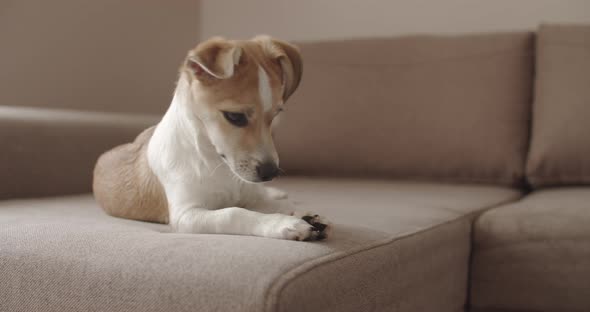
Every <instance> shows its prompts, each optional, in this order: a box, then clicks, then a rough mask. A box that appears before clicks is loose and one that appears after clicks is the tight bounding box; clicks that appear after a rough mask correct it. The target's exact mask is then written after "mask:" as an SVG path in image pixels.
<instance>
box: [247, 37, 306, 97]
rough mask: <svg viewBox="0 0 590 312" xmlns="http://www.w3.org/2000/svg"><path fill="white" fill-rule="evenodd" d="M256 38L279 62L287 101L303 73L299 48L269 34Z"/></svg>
mask: <svg viewBox="0 0 590 312" xmlns="http://www.w3.org/2000/svg"><path fill="white" fill-rule="evenodd" d="M254 40H256V41H258V42H260V43H261V45H262V48H263V49H264V51H265V52H266V53H267V54H268V55H269V56H270V57H271V58H273V59H275V60H276V61H277V62H278V63H279V65H280V67H281V71H282V81H283V101H287V99H288V98H289V97H290V96H291V94H293V92H295V90H297V87H298V86H299V82H300V81H301V75H302V74H303V62H302V59H301V53H300V52H299V49H298V48H297V47H296V46H294V45H292V44H290V43H287V42H284V41H281V40H276V39H273V38H271V37H269V36H258V37H255V38H254Z"/></svg>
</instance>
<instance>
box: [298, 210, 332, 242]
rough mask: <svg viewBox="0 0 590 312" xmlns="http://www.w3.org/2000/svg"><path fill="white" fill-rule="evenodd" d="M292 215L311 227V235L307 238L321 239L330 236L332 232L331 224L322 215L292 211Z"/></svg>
mask: <svg viewBox="0 0 590 312" xmlns="http://www.w3.org/2000/svg"><path fill="white" fill-rule="evenodd" d="M293 216H294V217H297V218H300V219H301V220H303V221H305V222H307V223H308V224H309V225H311V226H312V227H313V229H312V233H311V237H310V239H309V240H323V239H326V238H327V237H328V236H330V234H331V232H332V225H331V223H330V222H328V221H327V220H326V219H325V218H324V217H321V216H319V215H317V214H314V213H309V212H307V213H300V212H295V213H293Z"/></svg>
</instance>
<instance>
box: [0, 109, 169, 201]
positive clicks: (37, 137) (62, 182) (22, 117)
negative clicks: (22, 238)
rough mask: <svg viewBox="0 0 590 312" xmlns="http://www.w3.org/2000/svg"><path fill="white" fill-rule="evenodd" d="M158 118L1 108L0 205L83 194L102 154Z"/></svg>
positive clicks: (130, 139) (135, 115)
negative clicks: (15, 200) (9, 200)
mask: <svg viewBox="0 0 590 312" xmlns="http://www.w3.org/2000/svg"><path fill="white" fill-rule="evenodd" d="M158 120H159V116H155V115H138V114H121V113H99V112H86V111H72V110H57V109H41V108H22V107H7V106H0V199H6V198H22V197H40V196H52V195H63V194H75V193H85V192H90V191H91V190H92V172H93V168H94V164H95V162H96V160H97V158H98V156H100V154H102V153H103V152H105V151H106V150H108V149H110V148H112V147H114V146H116V145H119V144H122V143H126V142H130V141H132V140H133V139H134V138H135V136H137V135H138V134H139V133H140V132H141V131H142V130H143V129H145V128H147V127H149V126H151V125H154V124H156V123H157V122H158Z"/></svg>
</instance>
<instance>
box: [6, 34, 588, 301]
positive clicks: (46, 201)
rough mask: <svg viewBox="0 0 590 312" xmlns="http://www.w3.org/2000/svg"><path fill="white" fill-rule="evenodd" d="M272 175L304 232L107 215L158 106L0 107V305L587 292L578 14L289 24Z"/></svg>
mask: <svg viewBox="0 0 590 312" xmlns="http://www.w3.org/2000/svg"><path fill="white" fill-rule="evenodd" d="M299 46H300V47H301V50H302V53H303V57H304V61H305V72H304V77H303V82H302V85H301V87H300V89H299V90H298V91H297V92H296V94H295V95H294V97H293V98H292V100H290V102H289V103H288V105H287V106H288V109H287V112H286V114H285V120H284V122H283V124H282V125H281V127H280V128H279V129H278V132H277V134H276V142H277V146H278V148H279V154H280V156H281V165H282V167H284V169H285V171H286V175H285V176H284V177H280V178H279V179H277V180H276V181H274V182H272V183H271V184H272V185H274V186H277V187H279V188H281V189H284V190H286V191H287V192H288V193H289V198H288V199H287V200H291V201H293V202H294V203H295V204H296V205H297V206H298V207H300V209H302V210H313V211H317V212H318V213H321V214H323V215H325V216H327V217H329V218H330V219H331V220H332V221H333V223H334V233H333V235H332V237H330V238H329V239H328V240H326V241H322V242H296V241H283V240H274V239H266V238H259V237H246V236H232V235H190V234H177V233H172V232H171V231H170V229H169V228H168V226H167V225H162V224H153V223H145V222H137V221H131V220H124V219H118V218H113V217H110V216H107V215H106V214H105V213H104V212H103V211H102V210H101V209H100V208H99V207H98V206H97V204H96V202H95V201H94V199H93V197H92V195H91V194H90V193H89V191H90V190H91V179H92V176H91V175H92V168H93V166H94V162H95V161H96V159H97V157H98V155H99V154H100V153H102V152H103V151H105V150H107V149H108V148H110V147H112V146H115V145H118V144H121V143H123V142H128V141H130V140H132V139H133V137H134V136H135V135H137V134H138V133H139V132H140V131H141V130H142V129H143V128H146V127H148V126H149V125H152V124H154V123H156V122H157V121H158V118H159V116H153V115H147V114H146V115H141V114H124V113H108V112H88V111H75V110H59V109H40V108H23V107H10V106H2V107H0V147H1V149H2V152H1V153H0V164H1V166H2V167H1V168H2V174H1V175H0V198H1V199H2V200H1V201H0V311H2V312H16V311H60V312H61V311H64V312H67V311H408V312H417V311H438V312H458V311H474V312H525V311H527V312H528V311H535V312H540V311H560V312H574V311H579V312H582V311H590V187H588V185H589V184H590V122H589V121H588V120H587V119H588V116H590V26H582V25H542V26H541V27H540V28H539V29H538V30H537V31H536V32H534V33H532V32H513V33H491V34H467V35H456V36H430V35H417V36H407V37H400V38H382V39H361V40H344V41H325V42H302V43H300V44H299Z"/></svg>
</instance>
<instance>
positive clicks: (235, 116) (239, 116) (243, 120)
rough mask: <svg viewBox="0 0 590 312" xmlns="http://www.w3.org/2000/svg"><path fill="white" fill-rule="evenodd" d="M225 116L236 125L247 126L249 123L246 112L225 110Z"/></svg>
mask: <svg viewBox="0 0 590 312" xmlns="http://www.w3.org/2000/svg"><path fill="white" fill-rule="evenodd" d="M223 117H225V119H227V121H229V123H231V124H232V125H234V126H236V127H245V126H246V125H247V124H248V117H246V114H244V113H232V112H223Z"/></svg>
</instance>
